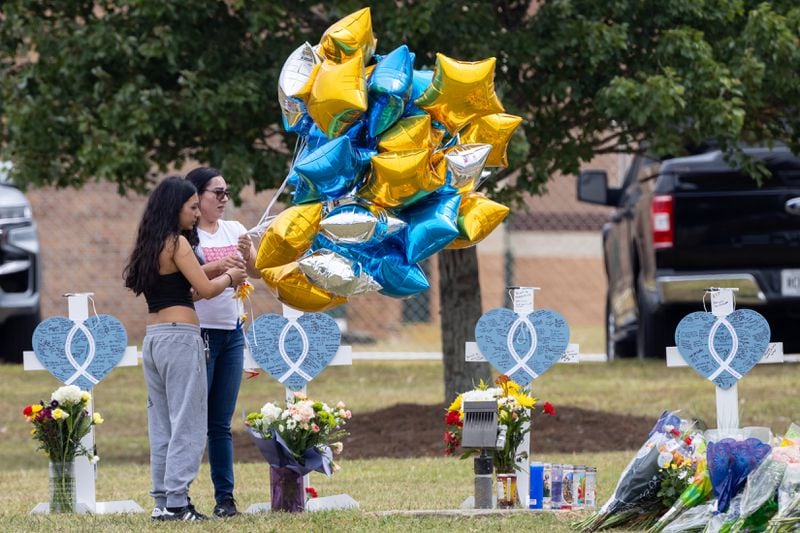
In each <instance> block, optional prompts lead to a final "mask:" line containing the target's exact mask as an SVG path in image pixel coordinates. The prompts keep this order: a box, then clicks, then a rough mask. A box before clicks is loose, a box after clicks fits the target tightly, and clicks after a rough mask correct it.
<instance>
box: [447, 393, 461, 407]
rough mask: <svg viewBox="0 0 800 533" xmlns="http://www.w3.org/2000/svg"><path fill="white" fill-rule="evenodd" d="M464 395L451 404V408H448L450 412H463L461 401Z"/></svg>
mask: <svg viewBox="0 0 800 533" xmlns="http://www.w3.org/2000/svg"><path fill="white" fill-rule="evenodd" d="M462 396H463V394H459V395H458V397H457V398H456V399H455V400H453V403H451V404H450V407H448V408H447V410H448V411H460V410H461V401H462V398H461V397H462Z"/></svg>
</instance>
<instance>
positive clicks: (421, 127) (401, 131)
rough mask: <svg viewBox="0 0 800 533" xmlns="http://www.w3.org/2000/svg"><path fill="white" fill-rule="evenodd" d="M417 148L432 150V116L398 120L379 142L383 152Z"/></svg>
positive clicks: (416, 116) (379, 147)
mask: <svg viewBox="0 0 800 533" xmlns="http://www.w3.org/2000/svg"><path fill="white" fill-rule="evenodd" d="M416 148H432V146H431V116H430V115H428V114H424V115H414V116H413V117H408V118H404V119H401V120H398V121H397V122H396V123H395V125H394V126H392V127H391V128H389V129H388V130H386V131H385V132H384V133H383V135H381V137H380V141H378V150H380V151H381V152H399V151H401V150H414V149H416Z"/></svg>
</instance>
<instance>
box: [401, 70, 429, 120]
mask: <svg viewBox="0 0 800 533" xmlns="http://www.w3.org/2000/svg"><path fill="white" fill-rule="evenodd" d="M431 81H433V71H432V70H415V71H414V74H413V77H412V80H411V98H409V99H408V102H407V103H406V107H405V110H404V111H403V116H404V117H410V116H412V115H424V114H425V110H423V109H422V108H419V107H417V106H416V105H414V100H416V99H417V98H419V97H420V96H422V93H424V92H425V89H427V88H428V86H429V85H430V84H431Z"/></svg>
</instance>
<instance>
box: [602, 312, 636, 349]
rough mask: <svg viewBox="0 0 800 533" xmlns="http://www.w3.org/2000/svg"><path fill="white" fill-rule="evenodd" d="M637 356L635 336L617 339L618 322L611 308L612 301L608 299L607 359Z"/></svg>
mask: <svg viewBox="0 0 800 533" xmlns="http://www.w3.org/2000/svg"><path fill="white" fill-rule="evenodd" d="M635 356H636V343H635V339H634V338H633V335H626V336H624V337H622V338H619V337H617V321H616V317H615V316H614V310H613V309H612V307H611V299H610V298H608V297H606V357H607V359H608V360H609V361H614V360H615V359H623V358H630V357H635Z"/></svg>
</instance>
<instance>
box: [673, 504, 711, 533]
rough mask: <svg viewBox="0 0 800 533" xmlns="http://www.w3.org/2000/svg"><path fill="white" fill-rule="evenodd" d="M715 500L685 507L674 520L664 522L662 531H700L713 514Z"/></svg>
mask: <svg viewBox="0 0 800 533" xmlns="http://www.w3.org/2000/svg"><path fill="white" fill-rule="evenodd" d="M714 506H715V502H712V503H704V504H701V505H697V506H695V507H692V508H690V509H686V510H685V511H684V512H683V513H681V514H680V516H678V517H677V518H676V519H675V520H673V521H672V522H670V523H669V524H666V525H665V526H664V529H662V530H661V531H662V532H663V533H682V532H684V531H702V530H703V529H705V527H706V525H707V524H708V522H709V521H710V520H711V517H712V515H713V514H714Z"/></svg>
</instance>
